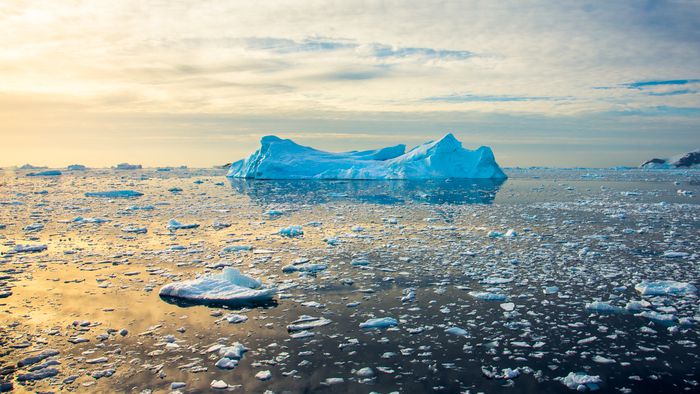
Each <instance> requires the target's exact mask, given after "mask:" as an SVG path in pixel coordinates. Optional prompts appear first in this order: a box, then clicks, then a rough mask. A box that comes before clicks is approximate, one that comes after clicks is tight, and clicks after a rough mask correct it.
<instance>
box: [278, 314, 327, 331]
mask: <svg viewBox="0 0 700 394" xmlns="http://www.w3.org/2000/svg"><path fill="white" fill-rule="evenodd" d="M328 324H331V321H330V320H329V319H326V318H325V317H313V316H308V315H302V316H300V317H299V318H298V319H297V320H294V321H293V322H291V323H289V324H288V325H287V331H289V332H296V331H308V330H311V329H313V328H316V327H323V326H326V325H328Z"/></svg>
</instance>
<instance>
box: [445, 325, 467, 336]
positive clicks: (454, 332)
mask: <svg viewBox="0 0 700 394" xmlns="http://www.w3.org/2000/svg"><path fill="white" fill-rule="evenodd" d="M445 332H446V333H448V334H452V335H457V336H460V337H468V336H469V331H467V330H465V329H463V328H459V327H450V328H448V329H447V330H445Z"/></svg>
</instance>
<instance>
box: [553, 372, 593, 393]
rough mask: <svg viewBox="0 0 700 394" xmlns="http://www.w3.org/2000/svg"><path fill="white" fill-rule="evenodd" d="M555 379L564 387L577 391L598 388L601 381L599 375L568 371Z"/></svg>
mask: <svg viewBox="0 0 700 394" xmlns="http://www.w3.org/2000/svg"><path fill="white" fill-rule="evenodd" d="M556 379H557V380H558V381H560V382H561V383H562V384H563V385H565V386H566V387H568V388H570V389H572V390H577V391H586V390H591V391H594V390H598V389H599V388H600V384H601V383H603V381H602V380H601V379H600V376H598V375H595V376H591V375H587V374H585V373H583V372H570V373H569V374H568V375H566V376H565V377H563V378H556Z"/></svg>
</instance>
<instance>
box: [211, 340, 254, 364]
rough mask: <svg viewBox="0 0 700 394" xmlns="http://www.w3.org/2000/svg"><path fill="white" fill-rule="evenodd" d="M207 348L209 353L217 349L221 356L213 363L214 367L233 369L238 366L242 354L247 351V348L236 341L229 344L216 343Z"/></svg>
mask: <svg viewBox="0 0 700 394" xmlns="http://www.w3.org/2000/svg"><path fill="white" fill-rule="evenodd" d="M212 349H214V350H212ZM209 350H210V353H211V352H214V351H218V352H219V356H220V357H221V358H220V359H219V361H217V362H216V364H214V366H215V367H217V368H219V369H234V368H236V367H237V366H238V363H239V362H240V360H241V359H242V358H243V354H244V353H245V352H247V351H248V348H246V347H245V346H243V345H242V344H241V343H239V342H236V343H234V344H233V345H231V346H223V345H216V346H215V347H210V348H209Z"/></svg>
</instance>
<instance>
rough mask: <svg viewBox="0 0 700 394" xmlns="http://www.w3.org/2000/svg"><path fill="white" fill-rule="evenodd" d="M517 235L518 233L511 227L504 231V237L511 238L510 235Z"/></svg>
mask: <svg viewBox="0 0 700 394" xmlns="http://www.w3.org/2000/svg"><path fill="white" fill-rule="evenodd" d="M517 235H518V233H517V232H515V230H513V229H512V228H511V229H508V231H506V233H505V234H504V237H510V238H512V237H516V236H517Z"/></svg>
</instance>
